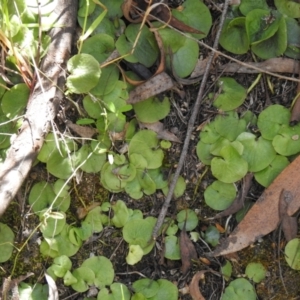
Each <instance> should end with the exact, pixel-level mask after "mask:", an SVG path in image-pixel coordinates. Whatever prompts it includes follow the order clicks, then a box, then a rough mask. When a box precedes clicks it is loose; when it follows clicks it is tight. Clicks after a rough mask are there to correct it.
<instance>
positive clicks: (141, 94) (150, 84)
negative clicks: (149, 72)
mask: <svg viewBox="0 0 300 300" xmlns="http://www.w3.org/2000/svg"><path fill="white" fill-rule="evenodd" d="M173 86H174V83H173V81H172V79H171V77H170V76H169V75H168V74H167V73H165V72H162V73H160V74H158V75H156V76H154V77H151V78H150V79H149V80H147V81H146V82H144V83H142V84H141V85H139V86H137V87H136V88H135V89H134V90H132V91H131V92H130V93H129V99H128V100H127V103H128V104H135V103H138V102H140V101H143V100H145V99H148V98H150V97H152V96H155V95H157V94H160V93H162V92H165V91H167V90H169V89H171V88H172V87H173Z"/></svg>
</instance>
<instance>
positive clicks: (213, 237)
mask: <svg viewBox="0 0 300 300" xmlns="http://www.w3.org/2000/svg"><path fill="white" fill-rule="evenodd" d="M219 239H220V232H219V231H218V229H217V228H216V227H215V226H212V225H210V226H208V228H207V229H206V230H205V233H204V240H205V241H206V242H207V243H209V244H210V245H212V246H213V247H215V246H217V245H218V244H219Z"/></svg>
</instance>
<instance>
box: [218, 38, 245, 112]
mask: <svg viewBox="0 0 300 300" xmlns="http://www.w3.org/2000/svg"><path fill="white" fill-rule="evenodd" d="M231 43H232V44H233V41H231ZM235 45H236V44H235ZM218 85H219V87H220V89H221V93H220V94H219V95H218V96H217V98H216V99H215V101H214V106H216V107H217V108H219V109H220V110H222V111H228V110H233V109H235V108H237V107H239V106H240V105H242V104H243V102H244V100H245V98H246V96H247V93H246V89H245V88H244V87H243V86H241V85H240V84H239V83H237V82H236V81H235V80H234V79H233V78H230V77H221V78H220V79H219V80H218Z"/></svg>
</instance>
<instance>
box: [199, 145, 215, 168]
mask: <svg viewBox="0 0 300 300" xmlns="http://www.w3.org/2000/svg"><path fill="white" fill-rule="evenodd" d="M211 147H212V145H210V144H204V143H203V142H202V141H199V142H198V144H197V148H196V152H197V156H198V158H199V159H200V160H201V162H203V163H204V164H205V165H210V164H211V160H212V158H213V156H212V155H211V153H210V149H211Z"/></svg>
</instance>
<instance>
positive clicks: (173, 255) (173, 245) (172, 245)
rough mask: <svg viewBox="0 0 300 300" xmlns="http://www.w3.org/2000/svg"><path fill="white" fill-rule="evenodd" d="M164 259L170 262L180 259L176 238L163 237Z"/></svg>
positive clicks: (172, 236)
mask: <svg viewBox="0 0 300 300" xmlns="http://www.w3.org/2000/svg"><path fill="white" fill-rule="evenodd" d="M165 258H167V259H171V260H179V259H180V249H179V243H178V238H177V236H175V235H169V236H167V237H165Z"/></svg>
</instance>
